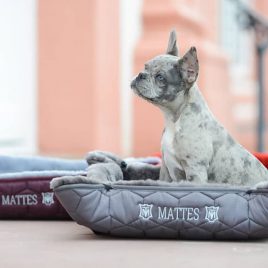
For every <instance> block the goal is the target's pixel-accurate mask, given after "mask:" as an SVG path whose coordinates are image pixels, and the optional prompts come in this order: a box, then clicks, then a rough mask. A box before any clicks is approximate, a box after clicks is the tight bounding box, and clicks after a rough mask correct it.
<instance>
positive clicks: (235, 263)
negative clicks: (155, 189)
mask: <svg viewBox="0 0 268 268" xmlns="http://www.w3.org/2000/svg"><path fill="white" fill-rule="evenodd" d="M15 267H16V268H18V267H19V268H24V267H25V268H26V267H27V268H31V267H36V268H53V267H57V268H61V267H64V268H69V267H72V268H83V267H87V268H95V267H96V268H98V267H100V268H103V267H109V268H113V267H124V268H132V267H139V268H141V267H146V268H148V267H154V268H156V267H164V268H172V267H176V268H192V267H198V268H202V267H206V268H209V267H217V268H221V267H224V268H226V267H227V268H232V267H243V268H247V267H250V268H252V267H254V268H255V267H258V268H262V267H265V268H267V267H268V240H263V241H251V242H249V241H248V242H217V241H214V242H213V241H178V240H139V239H118V238H112V237H104V236H97V235H95V234H94V233H92V232H91V231H90V230H89V229H87V228H85V227H83V226H79V225H78V224H76V223H74V222H72V221H0V268H15Z"/></svg>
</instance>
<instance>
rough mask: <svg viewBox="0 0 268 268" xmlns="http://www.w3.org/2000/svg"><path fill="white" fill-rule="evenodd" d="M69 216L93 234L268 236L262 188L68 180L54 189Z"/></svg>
mask: <svg viewBox="0 0 268 268" xmlns="http://www.w3.org/2000/svg"><path fill="white" fill-rule="evenodd" d="M55 194H56V196H57V198H58V199H59V200H60V202H61V203H62V205H63V207H64V208H65V209H66V210H67V212H68V213H69V214H70V216H71V217H72V218H73V219H74V220H75V221H76V222H77V223H79V224H81V225H84V226H87V227H89V228H90V229H92V230H93V231H94V232H96V233H100V234H109V235H112V236H120V237H136V238H173V239H221V240H222V239H256V238H267V237H268V192H251V193H248V192H247V189H245V188H238V189H224V188H211V187H207V188H203V189H197V188H193V187H192V188H190V187H188V188H186V187H180V188H178V187H176V188H174V187H172V188H171V187H170V188H167V187H166V188H159V187H149V186H119V185H118V186H114V187H113V188H109V187H105V186H104V185H88V184H72V185H65V186H60V187H58V188H56V189H55Z"/></svg>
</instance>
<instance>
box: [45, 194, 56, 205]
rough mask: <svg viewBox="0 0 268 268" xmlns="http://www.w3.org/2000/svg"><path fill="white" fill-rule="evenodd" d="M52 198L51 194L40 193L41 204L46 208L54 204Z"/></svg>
mask: <svg viewBox="0 0 268 268" xmlns="http://www.w3.org/2000/svg"><path fill="white" fill-rule="evenodd" d="M53 197H54V193H53V192H47V193H42V204H45V205H46V206H51V205H52V204H54V198H53Z"/></svg>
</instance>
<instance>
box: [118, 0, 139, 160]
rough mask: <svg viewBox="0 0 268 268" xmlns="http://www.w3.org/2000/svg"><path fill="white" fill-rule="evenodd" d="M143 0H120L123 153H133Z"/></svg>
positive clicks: (127, 154)
mask: <svg viewBox="0 0 268 268" xmlns="http://www.w3.org/2000/svg"><path fill="white" fill-rule="evenodd" d="M141 10H142V0H135V1H131V0H120V73H121V75H120V89H121V106H120V116H121V138H122V154H123V155H124V156H129V155H131V153H132V145H133V142H132V140H133V135H132V132H133V130H132V125H133V122H132V121H133V120H132V94H133V93H132V92H131V89H130V82H131V79H132V77H133V66H134V50H135V47H136V45H137V40H138V38H139V36H140V33H141V25H142V21H141Z"/></svg>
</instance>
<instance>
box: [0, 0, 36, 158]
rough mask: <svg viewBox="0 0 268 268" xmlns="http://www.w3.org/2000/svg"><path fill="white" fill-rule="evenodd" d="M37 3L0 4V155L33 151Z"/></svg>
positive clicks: (34, 147) (2, 2)
mask: <svg viewBox="0 0 268 268" xmlns="http://www.w3.org/2000/svg"><path fill="white" fill-rule="evenodd" d="M36 32H37V0H24V1H21V0H12V1H3V0H1V1H0V73H1V75H0V122H1V124H0V153H8V154H17V153H21V154H33V153H35V152H36V150H37V141H36V139H37V138H36V136H37V135H36V128H37V124H36V121H37V109H36V105H37V104H36V99H37V96H36V93H37V90H36V88H37V51H36V48H37V45H36V40H37V33H36Z"/></svg>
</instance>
